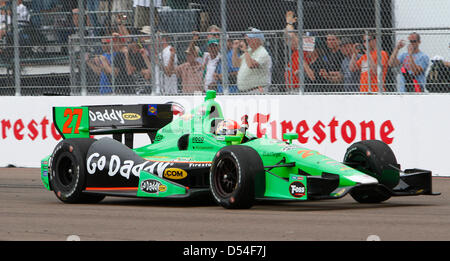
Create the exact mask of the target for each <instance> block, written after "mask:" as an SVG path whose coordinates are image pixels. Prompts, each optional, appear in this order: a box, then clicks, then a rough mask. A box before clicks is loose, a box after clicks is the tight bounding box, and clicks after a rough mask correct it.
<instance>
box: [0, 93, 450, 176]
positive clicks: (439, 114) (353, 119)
mask: <svg viewBox="0 0 450 261" xmlns="http://www.w3.org/2000/svg"><path fill="white" fill-rule="evenodd" d="M203 100H204V97H203V96H201V95H199V96H126V97H121V96H87V97H86V96H84V97H1V98H0V167H5V166H8V165H14V166H17V167H39V166H40V161H41V159H42V158H44V157H45V156H47V155H50V154H51V153H52V151H53V148H54V147H55V145H56V144H57V143H58V142H59V141H60V140H61V136H60V135H59V134H58V132H57V131H56V129H55V127H54V124H53V115H52V107H53V106H83V105H109V104H158V103H166V102H176V103H177V104H180V105H181V106H182V107H184V110H185V113H188V112H189V110H190V109H192V108H194V107H196V106H198V105H200V104H201V103H202V102H203ZM216 100H217V101H218V102H219V103H220V104H221V106H222V111H223V114H224V117H225V118H226V119H234V120H236V121H238V123H240V121H241V118H242V116H243V115H247V116H248V123H249V131H250V132H251V133H253V134H255V135H257V136H258V137H263V136H267V137H269V138H274V139H280V140H281V139H282V135H283V133H286V132H296V133H298V136H299V137H298V139H297V140H295V141H294V143H296V144H299V145H301V146H304V147H306V148H309V149H313V150H317V151H318V152H320V153H322V154H325V155H327V156H330V157H331V158H334V159H336V160H339V161H342V160H343V157H344V154H345V150H346V149H347V147H349V146H350V144H352V143H354V142H357V141H360V140H367V139H379V140H382V141H384V142H386V143H387V144H389V145H390V146H391V148H392V150H393V151H394V153H395V155H396V157H397V161H398V162H399V163H400V164H401V166H402V168H403V169H404V168H421V169H429V170H432V171H433V175H435V176H450V165H449V164H447V161H448V159H447V158H448V157H447V156H446V155H447V154H448V153H447V148H448V147H449V146H450V117H449V116H448V115H447V114H448V113H449V112H450V95H407V96H398V95H392V96H387V95H298V96H297V95H289V96H288V95H286V96H282V95H262V96H218V97H217V98H216ZM94 116H95V115H94ZM101 116H102V115H100V119H96V120H101V118H102V117H101ZM108 116H111V115H108ZM114 116H115V117H120V115H114ZM175 117H178V116H175ZM104 120H107V119H104ZM148 143H149V139H148V137H147V135H145V134H136V137H135V141H134V147H139V146H143V145H146V144H148Z"/></svg>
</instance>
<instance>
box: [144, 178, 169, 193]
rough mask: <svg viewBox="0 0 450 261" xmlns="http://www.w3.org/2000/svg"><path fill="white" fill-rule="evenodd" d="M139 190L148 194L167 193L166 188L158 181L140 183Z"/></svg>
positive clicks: (149, 180) (148, 180) (147, 180)
mask: <svg viewBox="0 0 450 261" xmlns="http://www.w3.org/2000/svg"><path fill="white" fill-rule="evenodd" d="M141 190H142V191H144V192H146V193H150V194H158V193H159V192H165V191H167V186H165V185H163V184H162V183H161V182H159V181H158V180H155V179H146V180H143V181H142V182H141Z"/></svg>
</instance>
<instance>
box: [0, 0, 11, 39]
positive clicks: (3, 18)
mask: <svg viewBox="0 0 450 261" xmlns="http://www.w3.org/2000/svg"><path fill="white" fill-rule="evenodd" d="M8 26H11V11H10V10H8V8H7V5H6V2H0V39H2V38H3V36H5V34H6V30H7V27H8Z"/></svg>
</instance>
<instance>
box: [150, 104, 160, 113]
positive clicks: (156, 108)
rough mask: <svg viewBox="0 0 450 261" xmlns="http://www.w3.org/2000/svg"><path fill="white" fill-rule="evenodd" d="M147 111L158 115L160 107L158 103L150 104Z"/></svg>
mask: <svg viewBox="0 0 450 261" xmlns="http://www.w3.org/2000/svg"><path fill="white" fill-rule="evenodd" d="M147 113H148V115H156V114H158V107H157V105H156V104H149V105H148V110H147Z"/></svg>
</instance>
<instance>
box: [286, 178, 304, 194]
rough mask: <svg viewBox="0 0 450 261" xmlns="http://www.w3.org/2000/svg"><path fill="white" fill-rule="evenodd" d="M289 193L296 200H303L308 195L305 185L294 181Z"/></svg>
mask: <svg viewBox="0 0 450 261" xmlns="http://www.w3.org/2000/svg"><path fill="white" fill-rule="evenodd" d="M289 193H291V195H292V196H293V197H295V198H301V197H303V196H304V195H305V194H306V189H305V185H303V183H301V182H300V181H294V182H292V183H291V184H290V185H289Z"/></svg>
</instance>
